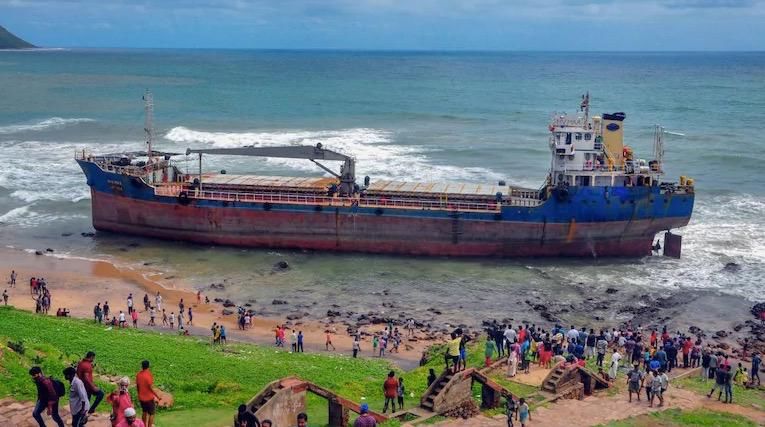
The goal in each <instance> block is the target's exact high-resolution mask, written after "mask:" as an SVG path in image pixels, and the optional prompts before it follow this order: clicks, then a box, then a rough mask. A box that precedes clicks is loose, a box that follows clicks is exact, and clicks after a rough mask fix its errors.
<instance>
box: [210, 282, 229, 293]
mask: <svg viewBox="0 0 765 427" xmlns="http://www.w3.org/2000/svg"><path fill="white" fill-rule="evenodd" d="M210 289H216V290H219V291H222V290H224V289H226V286H225V285H223V283H211V284H210Z"/></svg>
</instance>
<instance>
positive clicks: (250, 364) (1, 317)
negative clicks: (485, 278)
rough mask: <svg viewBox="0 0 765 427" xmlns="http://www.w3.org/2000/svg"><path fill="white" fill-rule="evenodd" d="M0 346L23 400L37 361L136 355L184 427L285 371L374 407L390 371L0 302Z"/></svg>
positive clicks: (14, 392) (420, 379)
mask: <svg viewBox="0 0 765 427" xmlns="http://www.w3.org/2000/svg"><path fill="white" fill-rule="evenodd" d="M9 340H13V341H17V340H23V342H24V344H25V347H26V353H25V355H24V356H23V357H20V356H19V355H17V354H15V353H14V352H12V351H10V350H9V349H8V348H6V344H7V341H9ZM478 348H482V347H481V343H478V344H477V345H476V349H474V350H473V351H470V352H469V356H468V359H469V360H468V364H469V366H481V363H482V362H483V361H482V352H480V351H478ZM0 350H1V351H2V354H3V355H2V360H0V362H2V363H0V396H14V397H15V398H17V399H26V400H31V399H33V398H34V387H33V386H32V384H31V382H30V380H29V376H28V375H27V370H28V368H29V366H31V365H32V364H40V365H41V366H42V367H43V369H44V370H45V372H47V373H52V374H53V375H54V376H57V377H59V378H61V376H62V375H61V371H62V370H63V368H64V367H65V366H66V365H68V364H71V363H73V362H76V361H77V360H79V359H80V358H81V357H82V355H84V354H85V353H86V352H87V351H88V350H93V351H95V352H96V354H97V356H96V372H97V373H98V374H105V375H108V376H129V377H130V378H131V379H132V378H134V377H135V373H136V372H137V370H138V368H139V366H140V362H141V360H143V359H148V360H150V361H151V363H152V371H153V372H154V378H155V382H156V384H157V385H158V386H159V387H160V388H162V389H164V390H166V391H169V392H170V393H172V394H173V395H174V397H175V407H174V408H173V409H172V410H170V411H163V412H162V413H161V414H160V415H159V419H160V420H162V421H163V423H162V425H163V426H172V425H190V424H189V422H190V421H192V424H194V425H210V426H213V425H220V423H219V422H218V421H219V420H221V421H228V420H229V417H230V416H231V414H233V412H234V411H235V407H236V405H238V404H239V403H241V402H244V401H246V400H248V399H250V398H251V397H252V396H253V395H255V394H256V393H257V392H258V391H260V389H261V388H262V387H263V386H264V385H265V384H267V383H269V382H271V381H273V380H275V379H278V378H281V377H285V376H288V375H296V376H298V377H301V378H304V379H308V380H311V381H313V382H315V383H317V384H319V385H321V386H324V387H327V388H329V389H331V390H333V391H336V392H338V393H339V394H341V395H342V396H344V397H347V398H349V399H351V400H354V401H360V400H362V398H364V399H365V400H366V401H367V402H369V404H370V406H371V407H372V408H373V409H378V410H379V409H381V408H382V403H383V402H382V401H383V399H382V393H381V388H382V382H383V380H384V378H385V375H386V374H387V372H388V371H389V370H390V365H389V364H388V363H387V362H386V361H384V360H369V359H352V358H349V357H343V356H337V355H331V354H310V353H305V354H289V353H286V352H283V351H276V350H274V349H273V348H269V347H262V346H256V345H250V344H236V345H229V346H228V347H227V351H226V352H223V351H221V349H220V348H218V347H215V348H213V347H211V346H210V345H209V344H208V343H207V341H205V340H202V339H199V338H195V337H179V336H175V335H167V334H160V333H155V332H151V331H144V330H133V329H125V330H107V329H106V328H104V327H102V326H97V325H94V324H93V323H92V322H91V321H88V320H79V319H57V318H55V317H44V316H38V315H34V314H32V313H28V312H23V311H18V310H14V309H10V308H4V307H0ZM442 351H443V349H442V348H440V347H439V346H435V348H433V349H432V352H431V354H432V357H431V362H430V363H429V364H428V365H427V366H425V367H422V368H419V369H416V370H414V371H411V372H408V373H406V374H404V379H405V384H406V388H407V406H408V407H411V406H417V405H418V403H419V397H420V396H421V395H422V393H423V392H424V391H425V385H426V382H427V381H426V379H427V375H428V368H430V367H433V368H435V370H436V372H440V370H441V369H442V367H443V361H442V358H441V357H440V354H442ZM101 385H102V386H103V388H104V389H105V390H106V391H107V392H108V391H111V390H112V389H113V388H114V387H113V385H111V384H107V383H103V382H102V383H101ZM410 393H413V395H414V397H413V398H412V397H409V395H410ZM102 408H103V409H106V408H105V407H103V406H102ZM309 409H310V413H312V414H314V415H315V417H314V420H315V421H317V422H318V423H317V424H321V422H322V421H323V420H324V419H326V412H327V411H326V406H324V404H323V402H322V401H321V400H320V399H309ZM203 420H204V421H203ZM312 424H313V423H312ZM394 424H395V423H394Z"/></svg>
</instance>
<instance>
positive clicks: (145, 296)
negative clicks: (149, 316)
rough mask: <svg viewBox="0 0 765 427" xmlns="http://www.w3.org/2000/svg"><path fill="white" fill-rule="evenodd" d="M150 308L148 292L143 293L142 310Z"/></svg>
mask: <svg viewBox="0 0 765 427" xmlns="http://www.w3.org/2000/svg"><path fill="white" fill-rule="evenodd" d="M149 308H151V302H149V294H143V310H144V311H149Z"/></svg>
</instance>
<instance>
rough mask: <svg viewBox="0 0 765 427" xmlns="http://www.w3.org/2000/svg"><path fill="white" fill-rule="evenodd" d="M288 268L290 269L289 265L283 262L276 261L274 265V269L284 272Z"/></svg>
mask: <svg viewBox="0 0 765 427" xmlns="http://www.w3.org/2000/svg"><path fill="white" fill-rule="evenodd" d="M288 268H290V265H289V264H288V263H287V261H284V260H281V261H277V262H276V264H274V269H278V270H286V269H288Z"/></svg>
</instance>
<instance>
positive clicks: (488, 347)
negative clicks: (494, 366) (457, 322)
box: [483, 333, 497, 367]
mask: <svg viewBox="0 0 765 427" xmlns="http://www.w3.org/2000/svg"><path fill="white" fill-rule="evenodd" d="M496 350H497V344H496V343H495V342H494V340H493V339H492V338H491V333H489V335H488V337H487V338H486V344H484V351H483V355H484V359H485V360H484V366H486V367H489V366H491V362H492V360H493V359H494V352H495V351H496Z"/></svg>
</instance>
